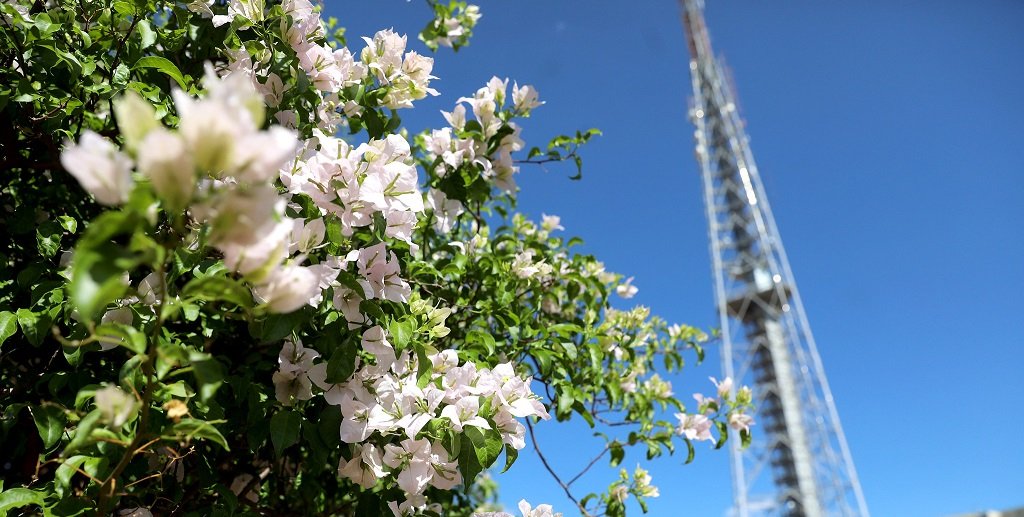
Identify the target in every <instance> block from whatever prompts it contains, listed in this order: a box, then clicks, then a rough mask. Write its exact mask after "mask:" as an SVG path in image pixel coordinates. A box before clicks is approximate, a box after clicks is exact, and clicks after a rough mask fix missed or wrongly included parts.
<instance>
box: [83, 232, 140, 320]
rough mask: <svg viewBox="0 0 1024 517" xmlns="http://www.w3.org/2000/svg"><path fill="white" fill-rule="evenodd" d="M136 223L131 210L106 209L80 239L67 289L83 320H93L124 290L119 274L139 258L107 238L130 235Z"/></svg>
mask: <svg viewBox="0 0 1024 517" xmlns="http://www.w3.org/2000/svg"><path fill="white" fill-rule="evenodd" d="M139 222H140V220H139V218H138V216H137V215H136V214H134V213H131V212H106V213H104V214H102V215H100V216H99V217H97V218H96V219H95V220H93V222H92V224H90V225H89V228H88V229H87V230H86V232H85V235H83V236H82V238H81V239H80V240H79V242H78V246H77V247H76V248H75V258H74V260H73V261H72V272H71V283H70V284H69V290H70V292H71V303H72V305H74V306H75V308H77V309H78V313H79V315H80V316H82V317H83V318H84V319H86V320H90V321H95V320H96V319H97V318H98V317H99V316H100V315H101V314H102V312H103V311H104V310H105V309H106V307H107V305H108V304H109V303H110V302H112V301H114V300H116V299H118V298H120V297H121V296H123V295H124V293H125V292H126V291H127V289H128V286H126V285H125V284H124V281H123V279H122V276H123V275H124V273H125V272H126V271H129V270H131V269H133V268H134V267H135V266H136V265H137V264H138V262H139V258H138V257H136V256H135V255H134V254H132V253H130V252H129V251H128V250H126V249H124V248H122V247H120V246H118V245H116V244H114V243H112V242H110V241H111V239H113V238H114V237H116V236H118V235H125V234H131V233H132V232H134V231H135V228H136V227H137V226H138V224H139Z"/></svg>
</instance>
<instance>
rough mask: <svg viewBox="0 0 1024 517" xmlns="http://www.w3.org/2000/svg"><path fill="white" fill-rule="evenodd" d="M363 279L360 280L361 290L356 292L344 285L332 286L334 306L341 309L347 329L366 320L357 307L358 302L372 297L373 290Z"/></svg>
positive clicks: (355, 326) (356, 326)
mask: <svg viewBox="0 0 1024 517" xmlns="http://www.w3.org/2000/svg"><path fill="white" fill-rule="evenodd" d="M363 284H367V282H366V281H365V280H363V281H362V282H360V285H361V286H362V289H360V291H361V292H356V291H353V290H351V289H349V288H348V287H346V286H344V285H336V286H334V300H333V301H334V308H335V309H337V310H339V311H341V313H342V314H343V315H344V316H345V320H346V321H348V328H349V329H356V328H359V326H360V325H362V324H363V323H365V322H366V315H365V314H363V312H362V311H361V310H360V309H359V303H360V302H362V301H363V300H365V299H367V298H373V291H372V290H371V288H370V286H369V285H368V284H367V285H363Z"/></svg>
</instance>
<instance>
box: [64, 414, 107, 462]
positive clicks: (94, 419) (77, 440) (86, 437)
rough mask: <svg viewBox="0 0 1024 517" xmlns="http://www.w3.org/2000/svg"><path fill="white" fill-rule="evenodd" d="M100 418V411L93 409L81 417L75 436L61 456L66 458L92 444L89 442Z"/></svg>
mask: <svg viewBox="0 0 1024 517" xmlns="http://www.w3.org/2000/svg"><path fill="white" fill-rule="evenodd" d="M101 416H102V414H101V413H100V410H99V409H94V410H92V411H90V412H89V413H88V414H87V415H85V416H84V417H82V419H81V420H79V421H78V427H76V428H75V434H74V435H73V436H72V438H71V443H69V444H68V446H67V447H65V448H64V450H63V451H62V452H61V455H62V456H68V455H69V454H71V453H73V452H75V451H77V450H78V449H81V448H82V447H85V446H86V445H89V444H90V443H92V442H91V440H90V438H91V436H92V431H93V429H95V428H96V425H97V424H98V423H99V420H100V417H101Z"/></svg>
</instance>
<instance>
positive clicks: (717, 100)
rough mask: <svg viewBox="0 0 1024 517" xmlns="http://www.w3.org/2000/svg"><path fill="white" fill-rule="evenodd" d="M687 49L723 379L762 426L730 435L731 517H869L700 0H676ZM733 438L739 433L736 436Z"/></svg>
mask: <svg viewBox="0 0 1024 517" xmlns="http://www.w3.org/2000/svg"><path fill="white" fill-rule="evenodd" d="M680 4H681V7H682V12H683V25H684V27H685V29H686V35H687V43H688V45H689V50H690V75H691V77H692V80H693V105H692V108H691V109H690V118H691V119H692V121H693V123H694V125H695V126H696V132H695V133H694V135H695V138H696V144H697V148H696V156H697V161H698V162H699V164H700V170H701V174H702V177H703V184H704V201H705V207H706V210H707V219H708V226H709V235H710V239H711V260H712V268H713V274H714V281H715V297H716V302H717V307H718V313H719V317H720V323H721V333H722V335H721V338H722V363H723V369H724V374H725V375H726V376H729V377H732V378H733V379H736V380H737V384H740V383H741V382H742V383H749V384H753V386H754V395H755V404H756V405H757V414H756V415H755V418H756V419H757V422H758V428H757V429H758V432H756V433H755V439H754V441H753V443H752V444H751V445H750V447H749V448H748V449H747V450H741V448H740V445H739V440H738V439H733V440H730V442H731V444H732V447H731V459H732V475H733V493H734V496H735V507H734V508H733V511H732V513H733V514H734V515H739V516H740V517H748V516H751V515H785V516H794V517H797V516H800V517H802V516H808V517H817V516H823V515H843V516H867V515H868V509H867V505H866V504H865V502H864V495H863V493H862V491H861V487H860V483H859V481H858V479H857V473H856V471H855V469H854V466H853V460H852V459H851V457H850V451H849V448H848V446H847V444H846V438H845V437H844V435H843V429H842V427H841V426H840V423H839V414H838V413H837V412H836V407H835V404H834V402H833V399H832V394H831V391H830V390H829V386H828V381H827V380H826V378H825V371H824V369H823V368H822V364H821V358H820V357H819V355H818V351H817V347H816V346H815V343H814V337H813V336H812V335H811V329H810V326H809V325H808V323H807V316H806V314H805V313H804V308H803V304H802V303H801V301H800V293H799V291H798V290H797V288H796V282H795V280H794V278H793V273H792V271H791V270H790V267H789V262H788V260H787V259H786V252H785V250H784V249H783V247H782V239H781V238H780V237H779V231H778V229H777V228H776V226H775V219H774V218H773V216H772V211H771V207H770V206H769V204H768V198H767V197H766V196H765V192H764V185H763V184H762V182H761V178H760V176H759V175H758V172H757V167H756V165H755V164H754V158H753V156H752V155H751V152H750V146H749V143H748V139H747V135H746V133H745V130H744V128H743V123H742V121H741V119H740V117H739V114H738V113H737V109H736V97H735V94H734V92H733V91H732V87H731V85H730V84H729V83H728V82H727V80H726V76H725V70H724V67H723V65H722V64H721V63H719V62H718V60H716V59H715V57H714V55H713V53H712V51H711V43H710V39H709V38H708V34H707V29H706V27H705V23H704V14H703V7H704V6H703V1H702V0H680ZM733 438H737V437H733Z"/></svg>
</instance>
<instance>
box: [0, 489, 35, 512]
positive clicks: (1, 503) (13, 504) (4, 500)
mask: <svg viewBox="0 0 1024 517" xmlns="http://www.w3.org/2000/svg"><path fill="white" fill-rule="evenodd" d="M44 500H45V498H44V496H43V494H41V493H39V492H36V491H34V490H29V489H27V488H12V489H10V490H5V491H3V492H0V515H7V512H8V511H9V510H11V509H13V508H23V507H25V506H30V505H39V506H42V505H43V504H44Z"/></svg>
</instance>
